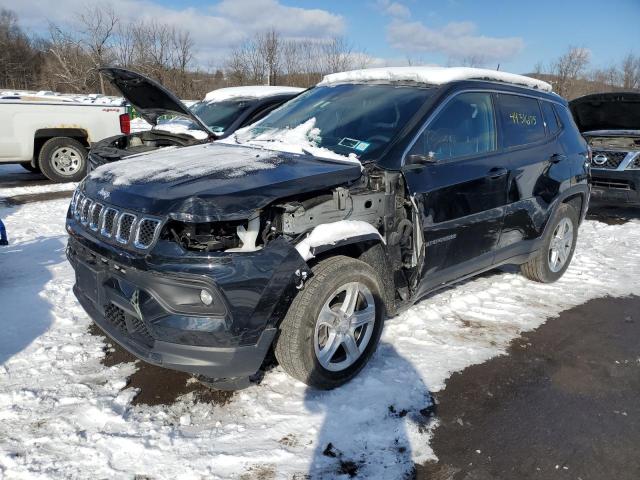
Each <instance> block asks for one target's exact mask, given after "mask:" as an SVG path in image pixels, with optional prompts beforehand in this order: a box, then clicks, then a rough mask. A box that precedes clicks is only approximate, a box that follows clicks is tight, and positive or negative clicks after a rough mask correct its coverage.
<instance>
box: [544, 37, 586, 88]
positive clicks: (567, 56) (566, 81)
mask: <svg viewBox="0 0 640 480" xmlns="http://www.w3.org/2000/svg"><path fill="white" fill-rule="evenodd" d="M589 58H590V53H589V50H587V49H585V48H580V47H575V46H570V47H569V50H568V51H567V52H566V53H564V54H563V55H562V56H561V57H560V58H559V59H558V60H557V61H556V62H555V63H554V64H553V65H552V69H551V72H552V74H553V75H554V76H555V80H556V81H555V90H556V92H557V93H558V94H559V95H561V96H563V97H567V98H571V97H573V96H575V95H576V90H577V88H576V87H577V86H578V82H577V80H578V79H579V78H580V77H581V75H582V74H583V73H584V72H585V70H586V68H587V66H588V65H589Z"/></svg>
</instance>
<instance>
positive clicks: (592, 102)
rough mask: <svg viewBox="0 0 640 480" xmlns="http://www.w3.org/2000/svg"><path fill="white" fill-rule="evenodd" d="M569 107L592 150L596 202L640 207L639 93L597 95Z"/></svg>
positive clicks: (584, 98)
mask: <svg viewBox="0 0 640 480" xmlns="http://www.w3.org/2000/svg"><path fill="white" fill-rule="evenodd" d="M569 105H570V108H571V112H572V113H573V117H574V118H575V121H576V123H577V125H578V128H579V129H580V132H582V135H583V136H584V137H585V138H586V139H587V142H588V143H589V146H590V147H591V149H592V154H593V161H592V165H591V172H592V184H593V201H594V202H597V203H598V204H604V205H612V206H616V205H618V206H619V205H624V204H634V205H640V93H638V92H613V93H596V94H593V95H587V96H584V97H580V98H576V99H575V100H572V101H571V102H570V104H569Z"/></svg>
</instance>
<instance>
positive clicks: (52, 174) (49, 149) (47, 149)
mask: <svg viewBox="0 0 640 480" xmlns="http://www.w3.org/2000/svg"><path fill="white" fill-rule="evenodd" d="M38 165H39V166H40V169H41V170H42V173H44V174H45V176H46V177H47V178H48V179H49V180H52V181H54V182H57V183H64V182H79V181H80V180H82V179H83V178H84V177H85V175H86V172H87V149H86V148H85V146H84V145H82V144H81V143H80V142H78V141H77V140H74V139H73V138H69V137H55V138H51V139H49V140H47V141H46V142H45V143H44V145H43V146H42V148H41V149H40V155H39V156H38Z"/></svg>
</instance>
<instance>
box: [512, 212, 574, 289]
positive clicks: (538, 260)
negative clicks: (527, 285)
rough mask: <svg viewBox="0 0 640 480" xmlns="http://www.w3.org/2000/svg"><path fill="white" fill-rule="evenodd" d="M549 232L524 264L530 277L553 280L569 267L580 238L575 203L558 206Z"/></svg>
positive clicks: (524, 270) (522, 268)
mask: <svg viewBox="0 0 640 480" xmlns="http://www.w3.org/2000/svg"><path fill="white" fill-rule="evenodd" d="M547 232H548V233H547V235H546V236H545V239H544V242H543V245H542V247H541V248H540V250H538V253H537V254H536V256H535V257H534V258H532V259H531V260H529V261H528V262H527V263H525V264H523V265H521V266H520V270H521V272H522V274H523V275H524V276H525V277H527V278H529V279H530V280H535V281H536V282H541V283H552V282H555V281H556V280H558V279H559V278H560V277H562V275H563V274H564V272H565V271H566V270H567V268H569V264H570V263H571V259H572V258H573V253H574V251H575V249H576V241H577V240H578V212H577V211H576V209H575V208H573V207H572V206H571V205H569V204H566V203H563V204H561V205H560V206H558V209H557V210H556V212H555V214H554V216H553V218H552V219H551V223H550V225H549V226H548V230H547Z"/></svg>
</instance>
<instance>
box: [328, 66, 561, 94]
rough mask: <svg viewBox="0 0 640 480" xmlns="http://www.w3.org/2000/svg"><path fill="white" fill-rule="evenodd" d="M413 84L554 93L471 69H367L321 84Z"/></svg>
mask: <svg viewBox="0 0 640 480" xmlns="http://www.w3.org/2000/svg"><path fill="white" fill-rule="evenodd" d="M375 80H379V81H388V82H393V81H409V82H418V83H427V84H429V85H443V84H445V83H449V82H454V81H456V80H491V81H496V82H505V83H513V84H516V85H522V86H525V87H529V88H535V89H538V90H543V91H545V92H550V91H552V87H551V85H550V84H548V83H547V82H543V81H542V80H536V79H535V78H531V77H525V76H524V75H516V74H514V73H507V72H500V71H497V70H487V69H484V68H468V67H453V68H447V67H390V68H367V69H364V70H352V71H350V72H341V73H332V74H330V75H326V76H325V77H324V78H323V79H322V81H321V82H320V83H319V84H318V85H321V86H322V85H334V84H338V83H347V82H364V81H375Z"/></svg>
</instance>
